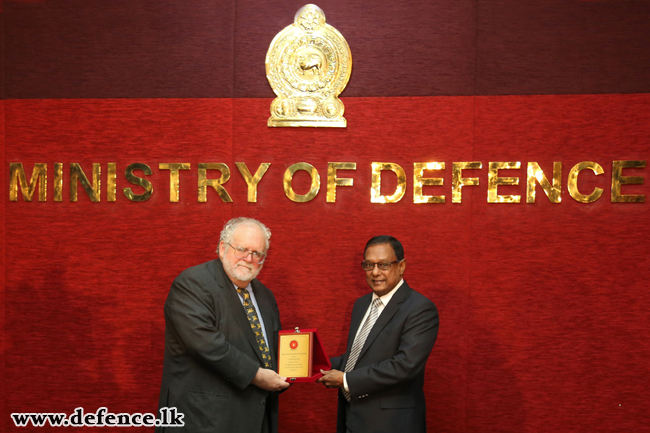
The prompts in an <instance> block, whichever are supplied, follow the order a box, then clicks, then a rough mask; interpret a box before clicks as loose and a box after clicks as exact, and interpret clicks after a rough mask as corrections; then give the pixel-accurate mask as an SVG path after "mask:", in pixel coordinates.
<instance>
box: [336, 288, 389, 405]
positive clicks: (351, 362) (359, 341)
mask: <svg viewBox="0 0 650 433" xmlns="http://www.w3.org/2000/svg"><path fill="white" fill-rule="evenodd" d="M380 304H382V302H381V299H379V298H377V299H375V300H374V301H372V306H371V307H370V314H369V315H368V318H367V319H366V321H365V323H364V324H363V326H362V327H361V331H359V334H358V335H357V337H356V338H355V339H354V343H352V349H350V356H349V357H348V362H347V363H346V364H345V372H346V373H347V372H348V371H352V370H354V366H355V365H356V363H357V360H358V359H359V354H360V353H361V349H362V348H363V345H364V343H365V342H366V338H368V334H370V330H371V329H372V327H373V326H374V324H375V322H376V321H377V317H379V305H380ZM341 391H342V392H343V395H344V396H345V399H346V400H347V401H350V393H349V392H348V391H346V390H345V388H342V389H341Z"/></svg>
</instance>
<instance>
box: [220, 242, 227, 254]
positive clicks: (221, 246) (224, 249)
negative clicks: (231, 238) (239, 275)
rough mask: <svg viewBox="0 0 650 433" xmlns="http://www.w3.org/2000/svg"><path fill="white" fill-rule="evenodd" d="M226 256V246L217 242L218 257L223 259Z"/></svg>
mask: <svg viewBox="0 0 650 433" xmlns="http://www.w3.org/2000/svg"><path fill="white" fill-rule="evenodd" d="M225 255H226V244H225V243H224V242H223V241H222V242H219V257H220V258H223V257H224V256H225Z"/></svg>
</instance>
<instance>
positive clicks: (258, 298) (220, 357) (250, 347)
mask: <svg viewBox="0 0 650 433" xmlns="http://www.w3.org/2000/svg"><path fill="white" fill-rule="evenodd" d="M270 237H271V231H270V230H269V229H268V228H267V227H266V226H265V225H264V224H262V223H261V222H259V221H257V220H254V219H251V218H243V217H240V218H234V219H232V220H230V221H228V222H227V223H226V225H225V226H224V228H223V230H222V232H221V237H220V240H219V247H218V250H217V253H218V254H219V258H217V259H216V260H212V261H209V262H207V263H203V264H201V265H198V266H194V267H191V268H189V269H186V270H185V271H183V272H182V273H181V274H180V275H179V276H178V277H177V278H176V279H175V280H174V282H173V283H172V287H171V290H170V291H169V295H168V296H167V301H166V302H165V359H164V364H163V377H162V386H161V390H160V400H159V408H163V407H175V408H176V409H177V411H178V413H182V414H183V415H184V417H183V422H184V423H185V426H184V428H178V427H175V428H170V429H169V430H171V431H174V432H179V431H183V430H184V431H188V432H192V433H201V432H211V433H214V432H235V433H237V432H240V433H276V432H277V431H278V391H282V390H283V389H285V388H287V387H288V386H289V384H288V383H287V382H286V378H285V377H282V376H280V375H278V374H277V373H276V370H277V360H276V355H275V354H276V353H277V344H278V331H279V330H280V329H281V328H280V315H279V312H278V306H277V304H276V302H275V297H274V296H273V293H272V292H271V291H270V290H269V289H267V288H266V287H265V286H264V285H263V284H262V283H260V282H259V281H258V280H257V279H256V277H257V274H258V273H259V272H260V270H261V269H262V265H263V263H264V259H265V258H266V254H267V252H268V249H269V239H270ZM156 431H157V432H163V431H165V430H164V428H163V427H158V428H157V429H156Z"/></svg>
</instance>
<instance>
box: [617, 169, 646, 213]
mask: <svg viewBox="0 0 650 433" xmlns="http://www.w3.org/2000/svg"><path fill="white" fill-rule="evenodd" d="M624 168H645V161H614V162H612V199H611V200H612V203H645V195H643V194H638V195H633V194H630V195H623V194H621V185H643V177H641V176H623V169H624Z"/></svg>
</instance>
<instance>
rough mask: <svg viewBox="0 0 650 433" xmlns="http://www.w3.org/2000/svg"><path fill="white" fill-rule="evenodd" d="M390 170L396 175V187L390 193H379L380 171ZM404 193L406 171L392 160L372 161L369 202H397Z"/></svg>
mask: <svg viewBox="0 0 650 433" xmlns="http://www.w3.org/2000/svg"><path fill="white" fill-rule="evenodd" d="M383 170H390V171H392V172H393V173H395V175H397V187H396V188H395V192H394V193H393V194H392V195H389V196H386V195H381V172H382V171H383ZM404 194H406V173H404V169H403V168H402V167H401V166H400V165H398V164H395V163H393V162H373V163H372V187H371V188H370V202H371V203H397V202H398V201H400V200H401V199H402V197H404Z"/></svg>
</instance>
